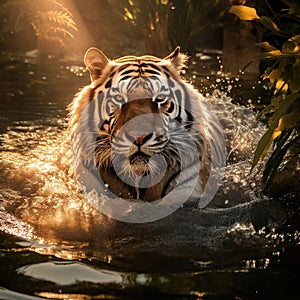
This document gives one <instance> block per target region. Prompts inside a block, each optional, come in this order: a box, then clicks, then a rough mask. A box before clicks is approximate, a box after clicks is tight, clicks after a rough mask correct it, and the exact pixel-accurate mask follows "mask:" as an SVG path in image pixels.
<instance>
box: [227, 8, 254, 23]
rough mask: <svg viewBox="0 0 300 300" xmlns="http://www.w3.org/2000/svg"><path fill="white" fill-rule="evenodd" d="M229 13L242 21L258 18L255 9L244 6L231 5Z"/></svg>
mask: <svg viewBox="0 0 300 300" xmlns="http://www.w3.org/2000/svg"><path fill="white" fill-rule="evenodd" d="M229 12H230V13H231V14H234V15H236V16H237V17H239V18H240V19H241V20H243V21H252V20H258V19H259V16H258V15H257V13H256V9H255V8H253V7H249V6H245V5H233V6H231V7H230V9H229Z"/></svg>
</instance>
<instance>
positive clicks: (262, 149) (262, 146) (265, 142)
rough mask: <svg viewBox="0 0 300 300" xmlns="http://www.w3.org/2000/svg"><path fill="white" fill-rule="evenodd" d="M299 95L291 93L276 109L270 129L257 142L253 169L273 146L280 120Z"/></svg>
mask: <svg viewBox="0 0 300 300" xmlns="http://www.w3.org/2000/svg"><path fill="white" fill-rule="evenodd" d="M298 97H299V93H296V94H290V95H289V96H287V97H286V99H284V101H282V102H281V103H280V104H279V106H278V109H277V110H276V111H275V113H274V115H273V117H272V122H271V124H270V127H269V129H268V130H267V131H266V132H265V134H264V135H263V137H262V138H261V139H260V141H259V142H258V144H257V147H256V150H255V153H254V158H253V162H252V169H253V168H254V167H255V166H256V165H257V163H258V161H259V159H260V158H261V157H264V155H265V154H266V152H267V151H268V149H269V147H270V146H271V144H272V142H273V141H274V139H275V138H276V137H277V136H278V135H274V133H275V130H276V128H277V126H278V122H279V120H280V118H281V117H282V116H283V115H284V114H285V113H286V112H287V111H288V109H289V108H290V106H291V105H292V104H293V103H294V102H295V100H296V99H297V98H298Z"/></svg>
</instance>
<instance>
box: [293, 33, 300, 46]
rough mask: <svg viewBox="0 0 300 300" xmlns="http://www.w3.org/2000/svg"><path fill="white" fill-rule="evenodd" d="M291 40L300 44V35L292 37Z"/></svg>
mask: <svg viewBox="0 0 300 300" xmlns="http://www.w3.org/2000/svg"><path fill="white" fill-rule="evenodd" d="M291 40H293V41H295V42H296V43H298V44H300V35H299V34H298V35H295V36H293V37H291Z"/></svg>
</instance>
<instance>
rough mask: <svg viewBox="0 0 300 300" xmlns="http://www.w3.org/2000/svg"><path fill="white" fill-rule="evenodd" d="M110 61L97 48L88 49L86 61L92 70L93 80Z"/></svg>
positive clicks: (85, 56)
mask: <svg viewBox="0 0 300 300" xmlns="http://www.w3.org/2000/svg"><path fill="white" fill-rule="evenodd" d="M108 62H109V59H108V58H107V57H106V56H105V55H104V53H103V52H102V51H100V50H99V49H97V48H90V49H88V50H87V51H86V53H85V55H84V63H85V65H86V66H87V67H88V69H89V71H90V74H91V79H92V80H96V79H97V78H99V77H100V75H101V73H102V71H103V69H104V68H105V66H106V65H107V64H108Z"/></svg>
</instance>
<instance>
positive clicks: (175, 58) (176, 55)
mask: <svg viewBox="0 0 300 300" xmlns="http://www.w3.org/2000/svg"><path fill="white" fill-rule="evenodd" d="M164 60H169V61H170V62H171V63H172V65H173V66H174V67H175V68H176V69H177V70H178V71H180V70H181V69H183V68H184V67H185V63H186V61H187V60H188V56H187V55H185V54H183V53H180V47H179V46H177V47H176V48H175V50H174V51H173V52H171V53H170V54H169V55H168V56H166V57H165V58H164Z"/></svg>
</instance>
